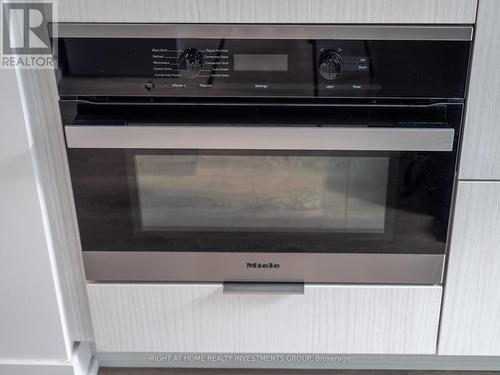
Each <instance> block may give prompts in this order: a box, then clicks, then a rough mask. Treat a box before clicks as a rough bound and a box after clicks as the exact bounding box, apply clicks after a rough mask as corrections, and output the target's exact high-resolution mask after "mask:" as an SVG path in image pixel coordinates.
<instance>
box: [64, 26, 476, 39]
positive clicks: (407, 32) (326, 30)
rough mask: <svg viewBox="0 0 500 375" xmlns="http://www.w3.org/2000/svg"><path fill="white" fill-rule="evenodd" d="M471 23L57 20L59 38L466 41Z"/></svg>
mask: <svg viewBox="0 0 500 375" xmlns="http://www.w3.org/2000/svg"><path fill="white" fill-rule="evenodd" d="M473 30H474V29H473V27H472V26H396V25H376V26H374V25H303V24H296V25H285V24H281V25H276V24H273V25H271V24H232V25H230V24H120V23H106V24H104V23H59V24H58V36H59V37H60V38H148V39H150V38H196V39H331V40H341V39H346V40H443V41H444V40H446V41H470V40H472V35H473Z"/></svg>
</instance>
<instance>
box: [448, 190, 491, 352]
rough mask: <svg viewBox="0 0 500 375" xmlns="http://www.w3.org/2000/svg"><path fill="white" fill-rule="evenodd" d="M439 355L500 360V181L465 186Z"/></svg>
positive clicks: (454, 238) (460, 192)
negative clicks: (482, 356)
mask: <svg viewBox="0 0 500 375" xmlns="http://www.w3.org/2000/svg"><path fill="white" fill-rule="evenodd" d="M454 221H455V222H454V227H453V234H452V241H451V254H450V259H449V264H448V275H447V279H446V286H445V295H444V306H443V312H442V318H441V319H442V320H441V333H440V342H439V354H442V355H495V356H500V225H499V223H500V182H460V183H459V187H458V192H457V204H456V209H455V220H454Z"/></svg>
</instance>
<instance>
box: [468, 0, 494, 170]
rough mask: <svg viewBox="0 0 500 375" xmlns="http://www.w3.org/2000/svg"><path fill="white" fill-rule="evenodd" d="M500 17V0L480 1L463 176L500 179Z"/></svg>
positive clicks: (469, 97)
mask: <svg viewBox="0 0 500 375" xmlns="http://www.w3.org/2000/svg"><path fill="white" fill-rule="evenodd" d="M499 18H500V1H498V0H481V1H480V3H479V11H478V16H477V26H476V37H475V43H474V53H473V60H472V67H471V73H470V87H469V95H468V102H467V111H466V118H465V128H464V137H463V146H462V156H461V160H460V179H465V180H470V179H480V180H498V179H500V105H499V103H500V68H499V61H500V42H499V41H500V22H498V20H499Z"/></svg>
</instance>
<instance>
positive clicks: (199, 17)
mask: <svg viewBox="0 0 500 375" xmlns="http://www.w3.org/2000/svg"><path fill="white" fill-rule="evenodd" d="M493 1H495V0H493ZM476 6H477V0H397V1H394V0H321V1H319V0H267V1H262V0H230V1H228V0H149V1H138V0H107V1H106V2H104V3H103V2H102V1H101V0H65V1H60V2H59V4H58V12H59V20H61V21H64V22H176V23H183V22H185V23H190V22H204V23H207V22H208V23H211V22H212V23H325V24H333V23H394V24H398V23H414V24H418V23H423V24H464V23H465V24H472V23H474V20H475V17H476Z"/></svg>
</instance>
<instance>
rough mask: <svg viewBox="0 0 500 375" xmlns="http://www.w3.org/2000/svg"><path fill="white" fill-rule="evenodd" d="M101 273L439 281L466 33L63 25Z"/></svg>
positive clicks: (87, 217)
mask: <svg viewBox="0 0 500 375" xmlns="http://www.w3.org/2000/svg"><path fill="white" fill-rule="evenodd" d="M58 34H59V37H58V39H57V40H56V41H55V42H56V43H58V50H59V70H58V71H57V79H58V88H59V95H60V108H61V114H62V119H63V123H64V131H65V136H66V142H67V148H68V161H69V169H70V173H71V182H72V187H73V192H74V200H75V204H76V212H77V218H78V225H79V229H80V237H81V243H82V250H83V259H84V264H85V271H86V275H87V278H88V279H89V280H95V281H202V282H203V281H206V282H208V281H226V282H231V281H233V282H243V281H246V282H250V281H253V282H322V283H333V282H342V283H351V282H352V283H411V284H439V283H441V281H442V275H443V268H444V262H445V256H446V252H447V239H448V234H449V227H450V211H451V207H452V200H453V199H452V198H453V190H454V181H455V171H456V165H457V151H458V149H459V143H460V142H459V141H460V130H461V123H462V112H463V103H464V97H465V89H466V78H467V70H468V62H469V51H470V44H471V38H472V28H470V27H454V26H449V27H429V26H419V27H416V26H411V27H400V26H323V25H321V26H320V25H310V26H304V25H293V26H292V25H159V24H156V25H134V24H127V25H125V24H123V25H121V24H113V25H99V24H92V25H87V24H78V25H72V24H60V25H59V32H58Z"/></svg>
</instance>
